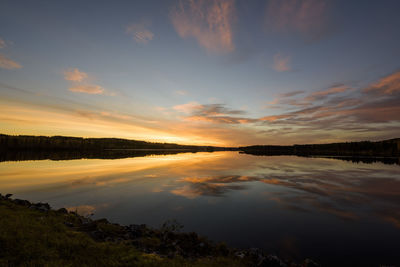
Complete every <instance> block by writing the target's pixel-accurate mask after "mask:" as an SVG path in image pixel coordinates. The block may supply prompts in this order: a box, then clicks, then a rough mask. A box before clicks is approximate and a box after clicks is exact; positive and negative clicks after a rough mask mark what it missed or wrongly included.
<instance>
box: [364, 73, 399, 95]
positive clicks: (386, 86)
mask: <svg viewBox="0 0 400 267" xmlns="http://www.w3.org/2000/svg"><path fill="white" fill-rule="evenodd" d="M364 92H367V93H368V92H369V93H379V94H384V95H392V94H395V93H399V92H400V71H398V72H395V73H393V74H391V75H388V76H386V77H383V78H382V79H380V80H379V81H378V82H377V83H374V84H372V85H371V86H369V87H367V88H365V89H364Z"/></svg>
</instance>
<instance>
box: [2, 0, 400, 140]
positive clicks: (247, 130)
mask: <svg viewBox="0 0 400 267" xmlns="http://www.w3.org/2000/svg"><path fill="white" fill-rule="evenodd" d="M399 10H400V2H399V1H325V0H281V1H280V0H269V1H234V0H218V1H141V2H139V1H63V2H61V1H2V2H1V3H0V47H1V48H0V94H1V102H0V103H1V109H2V110H3V115H2V116H1V117H0V125H1V126H2V129H3V132H5V133H13V134H46V135H52V134H64V135H78V136H116V137H126V138H136V139H146V140H157V141H172V142H180V143H207V144H226V145H233V144H254V143H287V144H289V143H305V142H317V143H320V142H330V141H342V140H361V139H382V138H391V137H398V136H397V135H398V133H399V132H400V131H399V130H400V124H399V121H400V115H398V114H400V110H399V106H400V105H399V104H400V101H399V99H400V96H399V94H400V72H399V71H400V49H399V47H400V31H399V29H400V16H399V15H398V12H399ZM10 111H13V112H10ZM4 114H7V115H4Z"/></svg>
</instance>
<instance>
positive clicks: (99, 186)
mask: <svg viewBox="0 0 400 267" xmlns="http://www.w3.org/2000/svg"><path fill="white" fill-rule="evenodd" d="M0 188H1V193H14V194H15V197H18V198H26V199H30V200H32V201H45V202H49V203H51V204H52V205H53V206H54V207H56V208H58V207H67V208H69V209H72V210H78V211H79V212H81V213H84V214H86V215H90V214H93V213H94V217H95V218H96V217H107V218H109V219H110V220H111V221H115V222H119V223H124V224H129V223H147V224H150V225H153V226H158V225H160V224H161V223H162V222H164V221H165V220H167V219H173V218H175V219H177V220H178V221H180V222H181V223H183V224H184V225H185V229H186V230H188V231H191V230H195V231H197V232H199V233H201V234H204V235H207V236H208V237H210V238H212V239H216V240H224V241H227V242H228V243H230V244H232V245H235V246H243V247H249V246H250V247H251V246H255V247H263V248H265V249H267V250H270V251H271V252H275V253H278V254H281V255H284V256H289V257H294V258H296V257H297V258H301V257H303V256H309V257H314V258H316V259H319V260H322V262H324V260H325V261H331V262H333V261H335V257H334V255H335V253H347V251H351V253H352V257H354V258H355V259H357V260H359V259H362V258H363V257H367V258H366V259H367V260H366V262H374V263H377V264H381V263H394V262H395V259H398V257H397V251H396V250H395V247H396V246H395V244H396V242H397V241H396V240H399V239H400V167H399V166H398V165H386V164H383V163H370V164H365V163H358V164H354V163H352V162H351V161H342V160H337V159H332V158H305V157H296V156H271V157H258V156H251V155H245V154H239V153H237V152H214V153H205V152H200V153H182V154H174V155H167V156H159V155H158V156H150V157H136V158H124V159H118V160H100V159H84V160H70V161H51V160H43V161H21V162H11V161H9V162H1V163H0ZM333 252H335V253H333ZM381 259H385V260H389V261H381ZM336 260H338V258H336Z"/></svg>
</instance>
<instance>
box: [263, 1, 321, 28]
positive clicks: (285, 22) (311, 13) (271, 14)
mask: <svg viewBox="0 0 400 267" xmlns="http://www.w3.org/2000/svg"><path fill="white" fill-rule="evenodd" d="M326 11H327V3H326V1H325V0H270V1H269V2H268V5H267V13H266V22H267V27H268V28H271V29H273V30H275V31H280V32H293V31H294V32H299V33H301V34H304V35H319V34H321V33H322V32H323V31H324V28H325V22H326Z"/></svg>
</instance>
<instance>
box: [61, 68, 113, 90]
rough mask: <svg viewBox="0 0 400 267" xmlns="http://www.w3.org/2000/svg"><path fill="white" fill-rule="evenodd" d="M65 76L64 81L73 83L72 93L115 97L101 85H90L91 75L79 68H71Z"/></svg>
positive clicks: (70, 88)
mask: <svg viewBox="0 0 400 267" xmlns="http://www.w3.org/2000/svg"><path fill="white" fill-rule="evenodd" d="M63 74H64V79H65V80H66V81H70V82H71V86H70V87H69V89H68V90H69V91H71V92H74V93H84V94H90V95H109V96H114V95H115V94H114V93H112V92H109V91H107V90H106V89H104V88H103V87H102V86H100V85H97V84H92V83H90V81H88V80H89V75H88V74H87V73H86V72H83V71H80V70H79V69H78V68H70V69H68V70H66V71H64V73H63Z"/></svg>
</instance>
